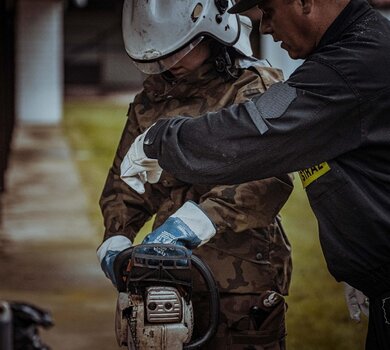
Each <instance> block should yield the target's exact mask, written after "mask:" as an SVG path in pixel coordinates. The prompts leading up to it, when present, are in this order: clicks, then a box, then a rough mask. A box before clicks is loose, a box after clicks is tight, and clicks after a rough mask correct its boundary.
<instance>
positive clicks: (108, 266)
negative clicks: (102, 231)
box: [96, 235, 132, 286]
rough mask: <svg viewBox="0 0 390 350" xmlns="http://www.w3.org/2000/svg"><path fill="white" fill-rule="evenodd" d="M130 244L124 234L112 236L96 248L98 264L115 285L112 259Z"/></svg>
mask: <svg viewBox="0 0 390 350" xmlns="http://www.w3.org/2000/svg"><path fill="white" fill-rule="evenodd" d="M131 246H132V243H131V241H130V240H129V239H128V238H127V237H125V236H121V235H118V236H113V237H110V238H109V239H107V240H106V241H104V242H103V243H102V244H101V245H100V247H99V248H98V250H97V252H96V255H97V257H98V259H99V262H100V266H101V268H102V270H103V272H104V274H105V275H106V277H107V278H108V279H110V280H111V282H112V284H113V285H114V286H116V279H115V272H114V261H115V258H116V257H117V256H118V254H119V253H120V252H121V251H123V250H125V249H127V248H130V247H131Z"/></svg>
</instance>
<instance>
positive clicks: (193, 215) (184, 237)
mask: <svg viewBox="0 0 390 350" xmlns="http://www.w3.org/2000/svg"><path fill="white" fill-rule="evenodd" d="M215 233H216V230H215V226H214V224H213V223H212V221H211V220H210V219H209V217H208V216H207V215H206V214H205V213H204V211H203V210H202V209H200V207H199V206H197V205H196V204H195V203H194V202H191V201H189V202H186V203H184V204H183V206H182V207H181V208H179V209H178V210H177V211H176V212H175V213H174V214H172V215H171V216H170V217H169V218H168V219H167V220H166V221H165V222H164V223H163V224H162V225H161V226H160V227H158V228H156V229H155V230H154V231H152V232H151V233H149V234H148V235H147V236H146V237H145V239H144V240H143V242H142V244H175V245H180V246H184V247H186V248H187V249H194V248H196V247H199V246H201V245H202V244H204V243H206V242H208V241H209V240H210V238H212V237H213V236H214V235H215Z"/></svg>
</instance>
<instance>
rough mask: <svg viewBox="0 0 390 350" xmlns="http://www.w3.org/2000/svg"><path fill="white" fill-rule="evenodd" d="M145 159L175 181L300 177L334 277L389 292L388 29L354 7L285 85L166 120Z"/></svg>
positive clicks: (355, 3) (360, 0)
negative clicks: (218, 108)
mask: <svg viewBox="0 0 390 350" xmlns="http://www.w3.org/2000/svg"><path fill="white" fill-rule="evenodd" d="M144 148H145V152H146V154H147V155H148V156H149V157H151V158H158V159H159V163H160V164H161V166H162V167H163V168H164V169H166V170H168V171H169V172H171V173H173V174H174V175H175V176H177V177H178V178H180V179H182V180H184V181H187V182H195V183H226V184H231V183H240V182H244V181H249V180H254V179H260V178H266V177H269V176H274V175H278V174H283V173H288V172H291V171H297V170H298V171H299V170H302V169H306V170H302V171H301V177H302V179H303V180H304V183H305V184H306V186H307V187H306V191H307V195H308V197H309V200H310V203H311V206H312V209H313V211H314V213H315V215H316V217H317V219H318V222H319V229H320V239H321V244H322V248H323V251H324V254H325V257H326V261H327V263H328V267H329V269H330V271H331V273H332V274H333V275H334V277H335V278H336V279H337V280H344V281H347V282H349V283H350V284H351V285H353V286H355V287H356V288H358V289H360V290H362V291H363V292H365V293H366V294H367V295H370V296H374V295H377V294H380V293H382V292H383V291H385V290H390V22H389V21H388V20H387V19H385V18H384V17H383V16H381V15H380V14H379V13H378V12H377V11H375V10H373V9H372V8H371V7H370V6H369V5H368V3H367V2H365V1H364V0H352V1H351V2H350V3H349V5H348V6H347V7H346V8H345V9H344V10H343V12H342V13H341V14H340V15H339V17H338V18H337V19H336V20H335V22H334V23H333V24H332V25H331V27H330V28H329V29H328V30H327V32H326V33H325V35H324V36H323V38H322V40H321V42H320V43H319V45H318V47H317V48H316V50H315V52H314V53H313V54H312V55H310V57H308V58H307V60H306V61H305V62H304V63H303V65H302V66H301V67H299V68H298V69H297V70H296V71H295V72H294V73H293V74H292V76H291V77H290V78H289V79H288V80H287V81H286V82H285V83H278V84H275V85H274V86H273V87H271V89H269V90H268V91H267V92H265V93H264V94H262V95H259V96H256V97H255V98H253V99H252V100H251V101H249V102H246V103H244V104H240V105H233V106H231V107H229V108H226V109H223V110H221V111H219V112H214V113H208V114H206V115H204V116H202V117H200V118H196V119H190V118H185V117H182V118H176V119H170V120H161V121H159V122H158V123H157V124H156V126H155V127H153V128H152V129H151V130H150V131H149V133H148V135H147V137H146V142H145V146H144Z"/></svg>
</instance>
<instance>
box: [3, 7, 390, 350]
mask: <svg viewBox="0 0 390 350" xmlns="http://www.w3.org/2000/svg"><path fill="white" fill-rule="evenodd" d="M161 1H163V0H161ZM0 4H1V5H0V6H1V8H0V26H1V29H0V53H1V55H0V300H21V301H27V302H30V303H33V304H36V305H39V306H40V307H43V308H45V309H47V310H49V311H50V312H51V313H52V315H53V318H54V321H55V326H54V327H53V328H52V329H50V330H42V333H41V334H42V337H43V339H44V340H45V342H47V343H48V344H49V345H51V346H52V348H53V349H55V350H68V349H72V350H79V349H80V350H81V349H85V350H86V349H96V350H109V349H117V345H116V341H115V336H114V321H113V319H114V310H115V302H116V292H115V290H114V289H113V287H112V286H111V285H110V283H109V282H108V280H106V279H105V277H104V276H103V273H102V272H101V271H100V267H99V265H98V262H97V258H96V256H95V250H96V247H97V246H98V245H99V244H100V241H101V238H102V232H103V228H102V219H101V217H100V211H99V208H98V198H99V196H100V192H101V190H102V187H103V184H104V181H105V177H106V174H107V171H108V168H109V167H110V165H111V162H112V160H113V156H114V152H115V149H116V146H117V143H118V141H119V137H120V134H121V131H122V127H123V125H124V123H125V119H126V112H127V108H128V104H129V102H131V101H132V99H133V97H134V95H135V94H136V93H137V91H139V90H140V89H141V87H142V81H143V79H144V76H143V75H142V74H141V73H140V72H139V71H138V70H137V69H136V68H135V66H133V64H132V63H131V61H130V59H129V58H128V57H127V56H126V53H125V50H124V47H123V43H122V34H121V9H122V0H1V1H0ZM372 4H373V6H375V7H377V8H378V9H379V10H380V11H381V12H382V13H383V14H384V15H385V16H387V17H388V18H390V1H389V0H377V1H372ZM247 15H248V16H249V17H250V18H251V19H252V21H253V27H254V30H253V33H252V38H251V39H252V45H253V51H254V53H255V55H256V56H257V57H259V58H267V59H268V60H269V61H270V63H271V64H272V65H273V66H276V67H280V68H282V69H283V70H284V73H285V77H286V78H287V77H288V76H289V75H290V74H291V72H292V71H293V70H294V69H295V68H296V67H297V66H298V65H299V64H301V62H299V61H295V62H294V61H292V60H290V59H289V58H288V56H287V55H286V53H285V52H284V51H282V50H281V49H280V47H279V45H277V44H275V43H273V41H272V38H268V37H260V35H259V34H258V26H259V13H257V12H256V10H255V11H249V12H248V13H247ZM297 180H298V178H296V181H295V189H294V192H293V195H292V196H291V198H290V199H289V201H288V203H287V205H286V206H285V208H284V209H283V212H282V215H283V223H284V225H285V228H286V231H287V234H288V236H289V238H290V241H291V243H292V246H293V259H294V272H293V280H292V286H291V291H290V295H289V296H288V298H287V300H288V304H289V310H288V314H287V330H288V338H287V339H288V349H290V350H306V349H307V350H325V349H329V350H330V349H332V350H346V349H351V350H352V349H353V350H358V349H363V348H364V337H365V332H366V327H367V322H366V320H363V321H362V322H361V323H359V324H356V323H353V322H352V321H350V319H349V315H348V312H347V309H346V306H345V302H344V297H343V290H342V286H341V285H340V284H338V283H337V282H336V281H334V279H333V278H332V277H331V276H330V275H329V273H328V272H327V269H326V266H325V262H324V258H323V256H322V253H321V250H320V246H319V241H318V233H317V226H316V221H315V219H314V217H313V214H312V212H311V210H310V208H309V205H308V202H307V199H306V196H305V193H304V190H303V189H302V186H301V184H300V181H299V180H298V181H297ZM144 230H145V232H146V231H147V230H148V229H147V228H145V229H144Z"/></svg>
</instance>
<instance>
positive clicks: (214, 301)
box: [114, 244, 219, 350]
mask: <svg viewBox="0 0 390 350" xmlns="http://www.w3.org/2000/svg"><path fill="white" fill-rule="evenodd" d="M159 249H161V250H162V251H170V252H174V253H176V254H175V255H174V256H169V255H165V256H159V255H158V254H156V253H154V254H153V255H148V253H144V254H143V253H142V251H146V252H148V251H151V250H152V251H154V252H157V251H159ZM134 251H135V254H134V255H135V256H134V255H133V252H134ZM137 254H140V255H137ZM155 254H156V255H155ZM136 256H141V257H142V258H146V260H151V261H158V260H159V259H160V262H159V263H158V264H157V265H158V266H160V269H161V268H162V269H164V268H163V267H162V266H164V265H165V262H167V261H170V260H172V261H173V262H174V264H173V265H170V266H169V267H167V268H168V269H169V270H171V271H172V269H178V270H181V269H184V270H185V269H190V268H191V266H194V267H195V269H197V270H198V272H199V274H200V275H201V276H202V278H203V279H204V281H205V283H206V286H207V289H208V290H209V292H210V306H209V308H210V312H209V325H208V327H207V331H206V332H205V334H203V335H202V336H200V337H199V338H197V339H194V340H192V341H191V342H190V343H188V344H184V345H183V349H184V350H193V349H199V348H201V347H202V346H203V345H204V344H205V343H206V342H208V341H209V340H210V339H211V338H212V337H213V336H214V335H215V333H216V332H217V328H218V322H219V292H218V287H217V283H216V281H215V279H214V276H213V273H212V272H211V270H210V268H209V266H208V265H207V264H206V263H205V262H203V261H202V260H201V259H200V258H198V257H197V256H195V255H193V254H192V253H191V251H190V250H188V249H186V248H184V247H181V246H180V247H179V246H175V245H172V244H145V245H138V246H133V247H130V248H128V249H126V250H124V251H123V252H121V253H119V255H118V256H117V257H116V259H115V262H114V273H115V277H116V281H117V289H118V291H119V292H127V291H128V289H129V286H128V281H127V279H125V278H123V274H126V271H127V266H128V265H132V266H134V265H135V264H137V263H136V262H135V260H136V259H135V257H136ZM186 261H187V262H188V263H187V264H185V262H186ZM183 262H184V263H183ZM157 265H156V267H157ZM169 275H171V274H169ZM159 276H161V274H159ZM128 277H129V276H128ZM140 280H143V279H135V280H134V279H133V282H135V283H137V282H138V283H139V281H140ZM163 281H164V283H167V280H166V279H164V280H163ZM175 282H179V281H177V280H175V279H172V281H170V283H171V284H173V285H174V284H175ZM181 282H182V283H180V282H179V284H182V285H187V283H186V282H187V281H181ZM154 283H158V280H154ZM168 283H169V282H168ZM187 286H188V285H187ZM190 288H191V287H190Z"/></svg>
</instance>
